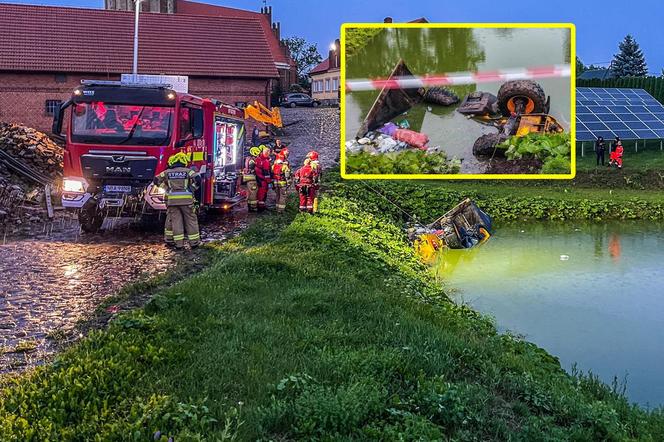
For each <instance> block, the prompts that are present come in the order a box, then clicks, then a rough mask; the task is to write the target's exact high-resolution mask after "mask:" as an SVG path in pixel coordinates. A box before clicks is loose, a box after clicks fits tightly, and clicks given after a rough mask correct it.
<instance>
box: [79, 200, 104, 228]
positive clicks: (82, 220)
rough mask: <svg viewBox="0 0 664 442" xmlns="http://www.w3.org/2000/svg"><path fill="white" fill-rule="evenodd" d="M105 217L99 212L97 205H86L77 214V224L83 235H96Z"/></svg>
mask: <svg viewBox="0 0 664 442" xmlns="http://www.w3.org/2000/svg"><path fill="white" fill-rule="evenodd" d="M104 218H106V216H105V215H104V214H103V213H102V211H101V210H99V207H97V204H94V203H93V204H86V205H85V206H84V207H83V208H81V211H80V212H79V213H78V223H79V224H80V225H81V229H82V230H83V231H84V232H85V233H97V232H98V231H99V229H100V228H101V225H102V224H103V223H104Z"/></svg>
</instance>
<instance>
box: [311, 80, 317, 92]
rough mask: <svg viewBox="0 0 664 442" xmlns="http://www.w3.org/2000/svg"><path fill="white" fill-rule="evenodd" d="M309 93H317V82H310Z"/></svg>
mask: <svg viewBox="0 0 664 442" xmlns="http://www.w3.org/2000/svg"><path fill="white" fill-rule="evenodd" d="M311 92H318V82H317V81H312V82H311Z"/></svg>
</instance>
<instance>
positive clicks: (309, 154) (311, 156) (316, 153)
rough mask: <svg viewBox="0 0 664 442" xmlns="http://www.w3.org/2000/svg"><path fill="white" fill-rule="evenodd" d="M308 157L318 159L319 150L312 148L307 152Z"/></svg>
mask: <svg viewBox="0 0 664 442" xmlns="http://www.w3.org/2000/svg"><path fill="white" fill-rule="evenodd" d="M307 158H309V159H310V160H311V161H318V152H316V151H315V150H312V151H311V152H309V153H308V154H307Z"/></svg>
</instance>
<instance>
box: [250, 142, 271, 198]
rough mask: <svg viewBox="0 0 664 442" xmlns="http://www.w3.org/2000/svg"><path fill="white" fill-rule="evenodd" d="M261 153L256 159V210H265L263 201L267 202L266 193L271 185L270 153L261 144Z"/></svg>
mask: <svg viewBox="0 0 664 442" xmlns="http://www.w3.org/2000/svg"><path fill="white" fill-rule="evenodd" d="M259 148H260V149H261V153H260V155H258V157H257V158H256V165H255V166H254V170H255V171H256V183H257V184H258V193H257V198H258V210H263V209H265V201H266V200H267V192H268V190H269V188H270V183H272V164H271V162H270V155H271V153H272V152H271V151H270V148H269V147H267V146H265V145H263V144H261V145H260V147H259Z"/></svg>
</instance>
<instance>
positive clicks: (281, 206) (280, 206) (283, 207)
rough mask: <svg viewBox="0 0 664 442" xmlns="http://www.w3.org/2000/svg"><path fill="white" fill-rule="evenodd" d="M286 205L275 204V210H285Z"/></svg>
mask: <svg viewBox="0 0 664 442" xmlns="http://www.w3.org/2000/svg"><path fill="white" fill-rule="evenodd" d="M285 208H286V204H277V209H285Z"/></svg>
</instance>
